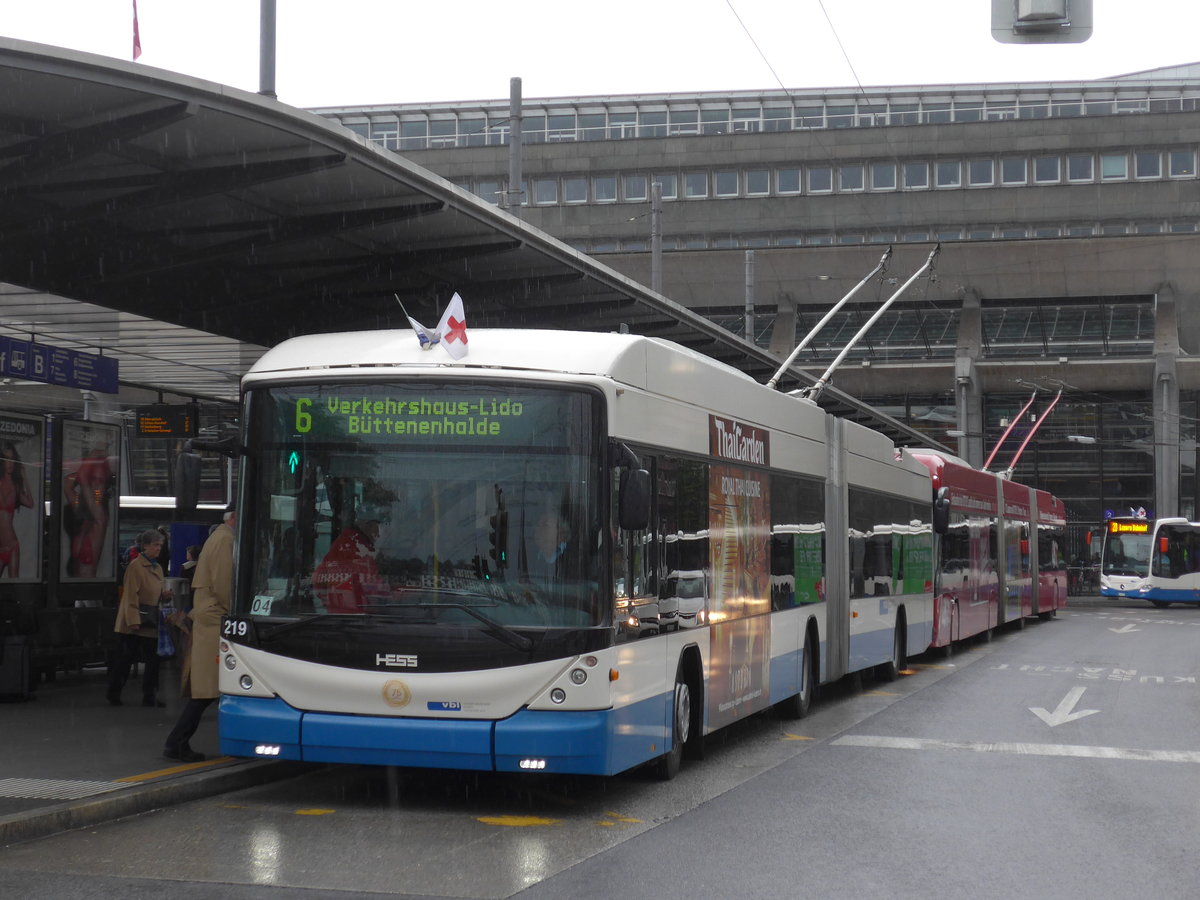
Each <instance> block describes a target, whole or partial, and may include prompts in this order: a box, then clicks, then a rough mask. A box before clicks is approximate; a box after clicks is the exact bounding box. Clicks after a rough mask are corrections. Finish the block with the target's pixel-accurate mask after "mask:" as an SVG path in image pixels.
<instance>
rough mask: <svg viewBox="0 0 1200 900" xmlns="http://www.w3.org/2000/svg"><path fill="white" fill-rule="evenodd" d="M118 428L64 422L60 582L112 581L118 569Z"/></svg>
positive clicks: (119, 456)
mask: <svg viewBox="0 0 1200 900" xmlns="http://www.w3.org/2000/svg"><path fill="white" fill-rule="evenodd" d="M120 440H121V432H120V429H118V428H117V427H116V426H115V425H104V424H101V423H99V422H81V421H77V420H66V421H64V422H63V423H62V477H61V479H60V482H59V483H60V484H61V485H62V497H61V498H60V500H61V503H62V535H61V540H60V541H59V544H60V546H61V550H60V552H59V579H60V580H61V581H112V580H113V579H114V578H115V577H116V575H115V573H116V571H117V566H116V564H117V549H116V532H117V504H118V499H119V498H118V486H117V472H118V466H119V463H120V459H121V445H120Z"/></svg>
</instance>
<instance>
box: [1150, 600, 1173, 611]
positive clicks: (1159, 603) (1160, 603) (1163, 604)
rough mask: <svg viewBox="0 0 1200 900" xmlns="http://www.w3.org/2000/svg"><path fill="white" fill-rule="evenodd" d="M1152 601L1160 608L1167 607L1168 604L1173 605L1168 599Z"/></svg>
mask: <svg viewBox="0 0 1200 900" xmlns="http://www.w3.org/2000/svg"><path fill="white" fill-rule="evenodd" d="M1150 602H1151V603H1153V604H1154V605H1155V606H1157V607H1158V608H1159V609H1166V608H1167V607H1168V606H1170V605H1171V603H1170V601H1168V600H1151V601H1150Z"/></svg>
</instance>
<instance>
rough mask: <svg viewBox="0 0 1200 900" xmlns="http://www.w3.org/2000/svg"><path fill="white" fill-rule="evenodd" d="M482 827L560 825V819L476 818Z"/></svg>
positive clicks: (525, 817) (540, 817) (521, 817)
mask: <svg viewBox="0 0 1200 900" xmlns="http://www.w3.org/2000/svg"><path fill="white" fill-rule="evenodd" d="M477 818H478V820H479V821H480V822H482V823H483V824H484V825H507V826H509V827H510V828H531V827H534V826H537V825H561V824H562V819H546V818H543V817H542V816H478V817H477Z"/></svg>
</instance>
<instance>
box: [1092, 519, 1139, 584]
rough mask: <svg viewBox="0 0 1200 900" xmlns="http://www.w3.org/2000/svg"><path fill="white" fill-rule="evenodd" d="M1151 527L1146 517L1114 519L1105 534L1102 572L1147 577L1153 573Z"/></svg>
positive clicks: (1101, 562)
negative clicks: (1139, 519)
mask: <svg viewBox="0 0 1200 900" xmlns="http://www.w3.org/2000/svg"><path fill="white" fill-rule="evenodd" d="M1151 527H1152V523H1150V522H1147V521H1146V520H1141V521H1138V522H1124V521H1121V520H1118V519H1113V520H1111V521H1110V522H1109V523H1108V528H1107V531H1106V533H1105V536H1104V555H1103V557H1102V558H1101V560H1100V573H1101V574H1102V575H1129V576H1138V577H1141V578H1145V577H1146V576H1147V575H1148V574H1149V572H1150V544H1151V540H1152V535H1151Z"/></svg>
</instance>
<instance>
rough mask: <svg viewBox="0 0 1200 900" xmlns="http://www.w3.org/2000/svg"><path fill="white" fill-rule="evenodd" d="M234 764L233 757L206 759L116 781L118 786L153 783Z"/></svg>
mask: <svg viewBox="0 0 1200 900" xmlns="http://www.w3.org/2000/svg"><path fill="white" fill-rule="evenodd" d="M227 762H233V757H232V756H218V757H216V758H215V759H205V760H201V761H200V762H194V763H184V764H183V765H181V766H171V767H170V768H169V769H156V770H155V771H153V772H146V773H144V774H142V775H130V776H129V777H127V778H117V779H115V783H116V784H138V783H139V782H142V781H153V780H154V779H155V778H164V777H166V776H167V775H179V774H181V773H183V772H194V771H196V770H197V769H204V768H208V767H210V766H215V765H217V764H218V763H227Z"/></svg>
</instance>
